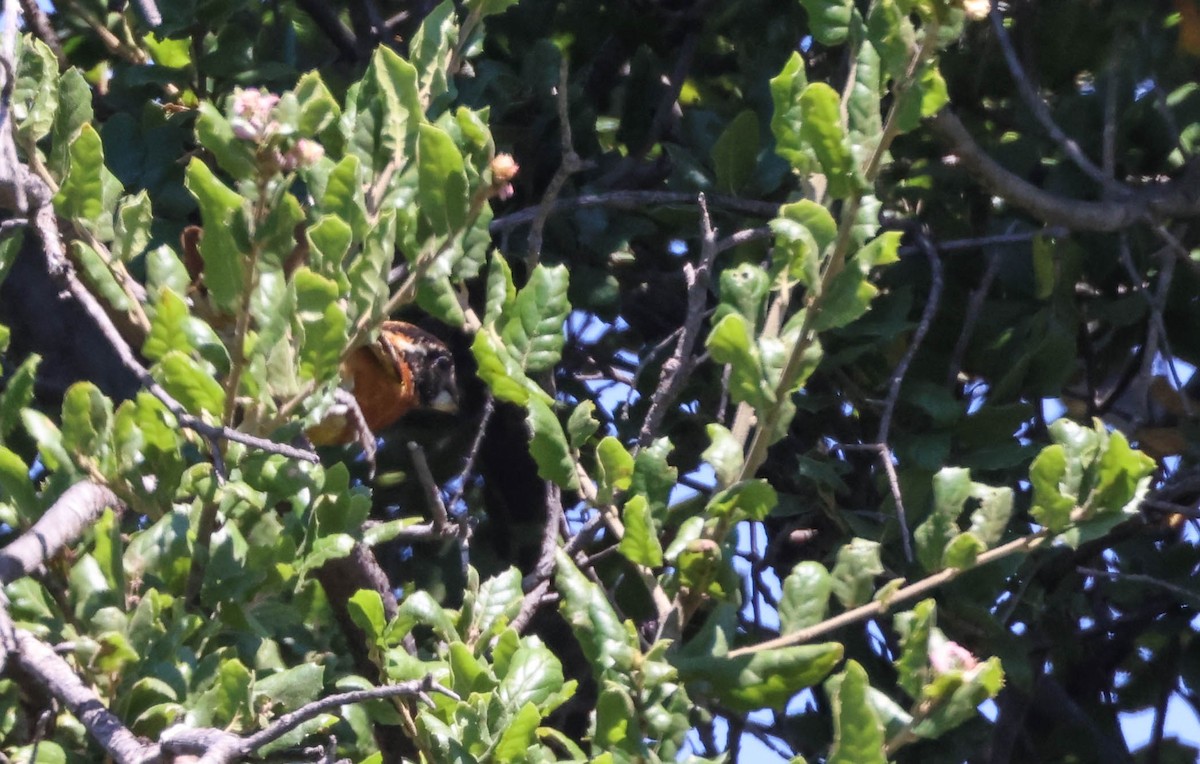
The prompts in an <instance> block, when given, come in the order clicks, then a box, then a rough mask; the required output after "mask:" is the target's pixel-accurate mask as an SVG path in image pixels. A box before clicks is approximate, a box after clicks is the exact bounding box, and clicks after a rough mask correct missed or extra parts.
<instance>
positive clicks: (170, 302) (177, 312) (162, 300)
mask: <svg viewBox="0 0 1200 764" xmlns="http://www.w3.org/2000/svg"><path fill="white" fill-rule="evenodd" d="M188 317H189V314H188V307H187V303H186V302H184V300H183V298H182V297H180V296H179V295H178V294H176V293H175V292H173V291H172V290H171V289H169V288H167V287H163V288H162V290H161V291H160V292H159V295H158V302H157V303H156V304H155V307H154V318H152V319H151V321H150V334H149V335H148V336H147V337H146V342H145V344H144V345H142V355H144V356H146V357H147V358H149V359H150V360H152V361H157V360H160V359H161V358H162V357H163V356H165V355H166V354H167V353H169V352H170V351H172V350H178V351H180V352H190V351H191V350H192V344H191V341H190V339H189V338H188V333H187V331H186V329H185V328H184V327H185V325H186V324H187V321H188Z"/></svg>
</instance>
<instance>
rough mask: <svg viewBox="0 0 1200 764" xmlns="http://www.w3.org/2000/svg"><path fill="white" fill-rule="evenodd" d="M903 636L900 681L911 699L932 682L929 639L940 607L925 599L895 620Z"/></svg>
mask: <svg viewBox="0 0 1200 764" xmlns="http://www.w3.org/2000/svg"><path fill="white" fill-rule="evenodd" d="M893 623H894V624H895V627H896V631H897V633H899V634H900V656H899V657H898V658H897V659H896V673H897V682H898V684H899V685H900V687H901V688H902V689H903V690H904V691H905V692H907V693H908V694H909V696H910V697H913V698H919V697H920V696H921V687H923V686H924V685H925V682H926V681H928V679H929V636H930V634H932V632H933V629H934V627H935V626H936V624H937V604H936V603H935V602H934V600H932V599H926V600H921V601H920V602H918V603H917V604H916V606H915V607H914V608H913V609H912V610H909V611H906V612H903V613H897V614H896V616H895V618H894V619H893Z"/></svg>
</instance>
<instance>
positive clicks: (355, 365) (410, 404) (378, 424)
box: [306, 321, 458, 446]
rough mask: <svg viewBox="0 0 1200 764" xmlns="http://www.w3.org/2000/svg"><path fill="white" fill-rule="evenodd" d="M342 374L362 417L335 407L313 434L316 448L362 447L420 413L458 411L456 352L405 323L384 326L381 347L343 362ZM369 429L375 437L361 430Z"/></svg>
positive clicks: (374, 346) (360, 350)
mask: <svg viewBox="0 0 1200 764" xmlns="http://www.w3.org/2000/svg"><path fill="white" fill-rule="evenodd" d="M341 373H342V378H343V379H344V380H345V383H346V385H347V387H348V388H349V392H350V394H351V396H352V397H353V402H354V404H355V405H356V406H357V408H358V412H360V413H361V417H359V416H357V415H356V414H355V412H353V411H352V410H351V408H352V407H350V406H349V405H343V406H335V407H334V409H333V410H332V411H331V412H330V415H329V416H327V417H326V418H325V419H324V420H323V421H321V422H320V423H319V424H317V425H316V426H314V427H312V428H310V429H309V430H308V431H307V433H306V434H307V435H308V439H309V440H310V441H311V442H312V443H313V445H317V446H326V445H338V444H345V443H350V442H352V441H355V440H358V441H360V442H362V441H363V440H364V439H370V437H371V436H372V435H374V434H375V433H379V432H382V431H384V430H387V429H388V428H389V427H391V426H392V425H394V424H396V422H398V421H399V420H400V418H401V417H403V416H404V415H405V414H407V413H409V412H411V411H414V410H418V409H428V410H434V411H441V412H445V413H451V414H452V413H455V412H457V411H458V384H457V381H456V379H455V375H454V358H453V356H452V355H451V353H450V349H449V348H448V347H446V345H445V343H443V342H442V341H441V340H439V339H438V338H437V337H435V336H434V335H432V334H430V333H429V332H427V331H425V330H424V329H421V328H419V327H416V326H414V325H412V324H410V323H407V322H405V321H384V322H383V324H382V325H381V326H380V330H379V337H378V338H377V339H376V340H375V342H373V343H371V344H369V345H364V346H362V347H359V348H356V349H355V350H354V351H352V352H351V353H350V354H349V355H348V356H347V357H346V359H345V360H344V361H343V362H342V367H341ZM359 420H361V421H359ZM363 427H365V428H366V429H367V430H368V431H369V434H367V433H363V432H362V431H361V430H362V429H363ZM364 436H366V437H365V438H364Z"/></svg>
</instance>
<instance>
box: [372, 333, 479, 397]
mask: <svg viewBox="0 0 1200 764" xmlns="http://www.w3.org/2000/svg"><path fill="white" fill-rule="evenodd" d="M371 350H372V352H373V353H375V355H376V356H377V357H378V359H379V361H380V363H381V364H383V365H384V366H385V367H386V368H388V369H390V370H392V371H394V372H395V374H396V377H397V378H398V379H403V378H404V377H405V376H409V378H410V379H411V384H412V388H411V389H412V394H413V395H414V398H415V399H414V401H413V404H414V408H418V409H433V410H435V411H443V412H446V413H451V414H452V413H455V412H457V411H458V383H457V380H456V379H455V376H454V357H453V356H452V355H451V354H450V349H449V348H448V347H446V345H445V344H444V343H443V342H442V341H441V340H439V339H438V338H437V337H435V336H433V335H432V334H430V333H429V332H427V331H425V330H424V329H420V328H418V327H416V326H413V325H412V324H409V323H405V322H403V321H385V322H384V323H383V325H382V326H381V327H380V332H379V339H378V340H376V342H375V344H374V345H372V346H371ZM404 369H407V370H408V375H405V374H404V373H403V370H404Z"/></svg>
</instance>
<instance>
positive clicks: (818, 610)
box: [779, 560, 833, 634]
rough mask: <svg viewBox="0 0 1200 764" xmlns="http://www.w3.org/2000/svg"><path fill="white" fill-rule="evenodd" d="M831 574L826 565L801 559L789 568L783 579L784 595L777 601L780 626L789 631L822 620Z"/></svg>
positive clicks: (830, 589)
mask: <svg viewBox="0 0 1200 764" xmlns="http://www.w3.org/2000/svg"><path fill="white" fill-rule="evenodd" d="M832 592H833V576H831V575H829V571H827V570H826V569H825V566H824V565H822V564H821V563H819V562H815V561H813V560H804V561H803V562H799V563H797V564H796V567H794V568H792V572H791V573H789V574H788V577H787V578H785V579H784V580H783V598H782V599H781V600H780V601H779V630H780V632H781V633H784V634H790V633H791V632H794V631H799V630H800V629H805V628H808V627H809V626H813V625H815V624H818V623H820V622H821V621H823V620H825V616H826V614H827V613H828V612H829V595H830V594H831V593H832Z"/></svg>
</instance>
